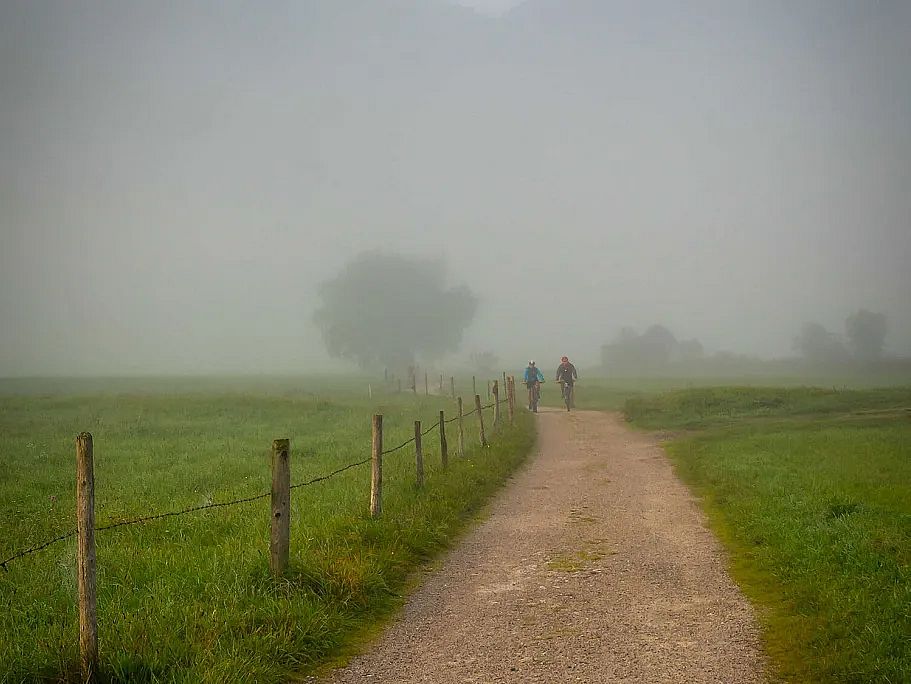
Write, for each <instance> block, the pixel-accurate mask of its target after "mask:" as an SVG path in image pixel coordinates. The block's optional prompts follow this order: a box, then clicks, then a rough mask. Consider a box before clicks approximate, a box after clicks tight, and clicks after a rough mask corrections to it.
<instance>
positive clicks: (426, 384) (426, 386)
mask: <svg viewBox="0 0 911 684" xmlns="http://www.w3.org/2000/svg"><path fill="white" fill-rule="evenodd" d="M429 394H430V385H429V384H428V382H427V371H424V396H425V397H426V396H428V395H429Z"/></svg>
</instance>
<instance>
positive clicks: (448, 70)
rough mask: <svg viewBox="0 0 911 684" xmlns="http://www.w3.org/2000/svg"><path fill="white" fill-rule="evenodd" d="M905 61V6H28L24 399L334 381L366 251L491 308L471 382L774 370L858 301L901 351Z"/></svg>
mask: <svg viewBox="0 0 911 684" xmlns="http://www.w3.org/2000/svg"><path fill="white" fill-rule="evenodd" d="M468 5H473V6H474V8H475V9H472V8H470V7H469V6H468ZM909 36H911V3H909V2H907V0H880V1H873V0H871V1H868V2H855V1H854V0H802V1H799V2H792V1H791V0H787V1H786V0H741V1H739V2H737V1H729V0H694V1H693V2H678V1H677V0H654V1H651V2H638V1H635V0H628V1H622V2H621V1H618V0H526V1H525V2H524V3H520V2H509V1H508V0H500V1H497V0H489V1H487V2H484V1H483V0H473V2H468V1H466V2H465V5H463V6H459V5H457V4H455V3H447V2H444V1H443V0H310V1H309V2H308V1H304V2H297V1H295V2H292V1H290V0H278V1H274V2H262V3H248V2H223V1H222V0H199V1H196V2H188V3H183V2H181V3H159V2H152V1H151V0H150V1H148V2H115V1H110V2H100V1H97V0H73V1H70V0H59V1H56V2H52V1H32V0H7V1H5V2H2V3H0V376H2V375H22V374H91V373H155V372H176V373H193V372H198V373H210V372H225V371H228V372H284V371H295V370H312V369H314V368H339V367H344V365H343V364H341V363H340V362H339V361H336V360H330V359H329V356H328V355H327V353H326V350H325V348H324V346H323V342H322V338H321V335H320V331H319V329H318V328H317V327H316V325H315V323H314V317H313V315H314V311H316V310H317V309H318V307H319V306H320V298H319V294H318V287H319V284H320V283H322V282H324V281H327V280H328V279H331V278H333V277H334V276H335V275H336V274H338V273H339V272H340V271H341V270H342V269H343V268H344V266H345V265H346V264H347V263H348V262H349V261H350V260H352V259H353V258H355V257H356V256H357V255H359V254H361V253H363V252H368V251H374V250H384V251H387V252H390V253H394V254H402V255H406V256H409V255H410V256H419V257H426V258H432V259H438V260H439V259H442V260H443V262H445V264H446V269H447V274H448V275H447V278H448V282H449V283H450V284H451V285H452V286H458V285H462V284H464V285H467V286H468V287H469V288H471V290H472V291H473V292H474V294H475V295H476V296H477V309H476V315H475V317H474V320H473V322H472V324H471V326H470V327H469V328H468V329H467V331H466V333H465V339H464V342H463V344H462V346H461V352H460V353H459V354H458V355H457V357H459V358H461V357H467V355H468V354H469V353H470V352H472V351H485V350H491V351H493V352H495V353H496V354H498V355H499V356H500V358H501V359H503V360H504V361H505V362H507V363H508V366H509V367H513V366H517V365H520V364H523V363H524V361H525V360H527V359H528V358H529V357H534V358H538V359H542V360H543V361H544V362H545V365H546V362H549V361H553V363H556V361H557V359H558V357H559V355H560V354H562V353H566V354H568V355H570V357H571V358H572V359H573V360H574V361H577V362H578V363H580V364H582V365H585V364H591V363H594V362H596V361H597V360H598V358H599V356H598V355H599V349H600V346H601V345H602V344H603V343H604V342H606V341H608V340H610V339H613V338H614V337H615V336H616V335H617V333H618V331H619V330H620V329H621V328H622V327H624V326H630V327H633V328H635V329H637V330H640V331H641V330H642V329H643V328H645V327H647V326H649V325H651V324H653V323H660V324H663V325H665V326H667V327H668V328H670V329H671V330H672V331H673V332H674V333H675V334H676V335H677V336H678V337H679V338H680V339H684V338H694V337H695V338H698V339H699V340H701V342H702V343H703V345H704V346H705V348H706V349H707V350H710V351H712V350H731V351H734V352H738V353H746V354H755V355H760V356H763V357H777V356H783V355H789V354H792V353H793V351H792V341H793V339H794V337H795V335H796V334H797V333H798V332H799V330H800V328H801V325H803V324H804V323H805V322H807V321H816V322H819V323H821V324H822V325H824V326H826V327H827V328H828V329H829V330H832V331H835V332H841V331H842V330H843V327H844V320H845V317H846V316H847V315H848V314H850V313H851V312H852V311H856V310H857V309H859V308H866V309H869V310H871V311H875V312H881V313H884V314H886V316H887V317H888V335H887V337H886V351H887V352H888V353H891V354H909V353H911V77H909V74H911V40H909ZM416 315H420V312H416ZM452 362H453V363H455V359H453V361H452Z"/></svg>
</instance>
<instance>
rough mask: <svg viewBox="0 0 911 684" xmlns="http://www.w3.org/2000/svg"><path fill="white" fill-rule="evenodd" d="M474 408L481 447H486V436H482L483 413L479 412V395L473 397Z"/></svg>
mask: <svg viewBox="0 0 911 684" xmlns="http://www.w3.org/2000/svg"><path fill="white" fill-rule="evenodd" d="M474 407H475V411H477V412H478V424H479V425H480V426H481V446H482V447H486V446H487V435H485V434H484V411H482V410H481V395H480V394H476V395H474Z"/></svg>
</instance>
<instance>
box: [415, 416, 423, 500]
mask: <svg viewBox="0 0 911 684" xmlns="http://www.w3.org/2000/svg"><path fill="white" fill-rule="evenodd" d="M414 461H415V466H417V485H418V487H423V486H424V447H423V446H422V445H421V421H419V420H416V421H414Z"/></svg>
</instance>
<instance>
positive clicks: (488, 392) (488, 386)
mask: <svg viewBox="0 0 911 684" xmlns="http://www.w3.org/2000/svg"><path fill="white" fill-rule="evenodd" d="M487 401H490V380H488V381H487Z"/></svg>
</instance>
